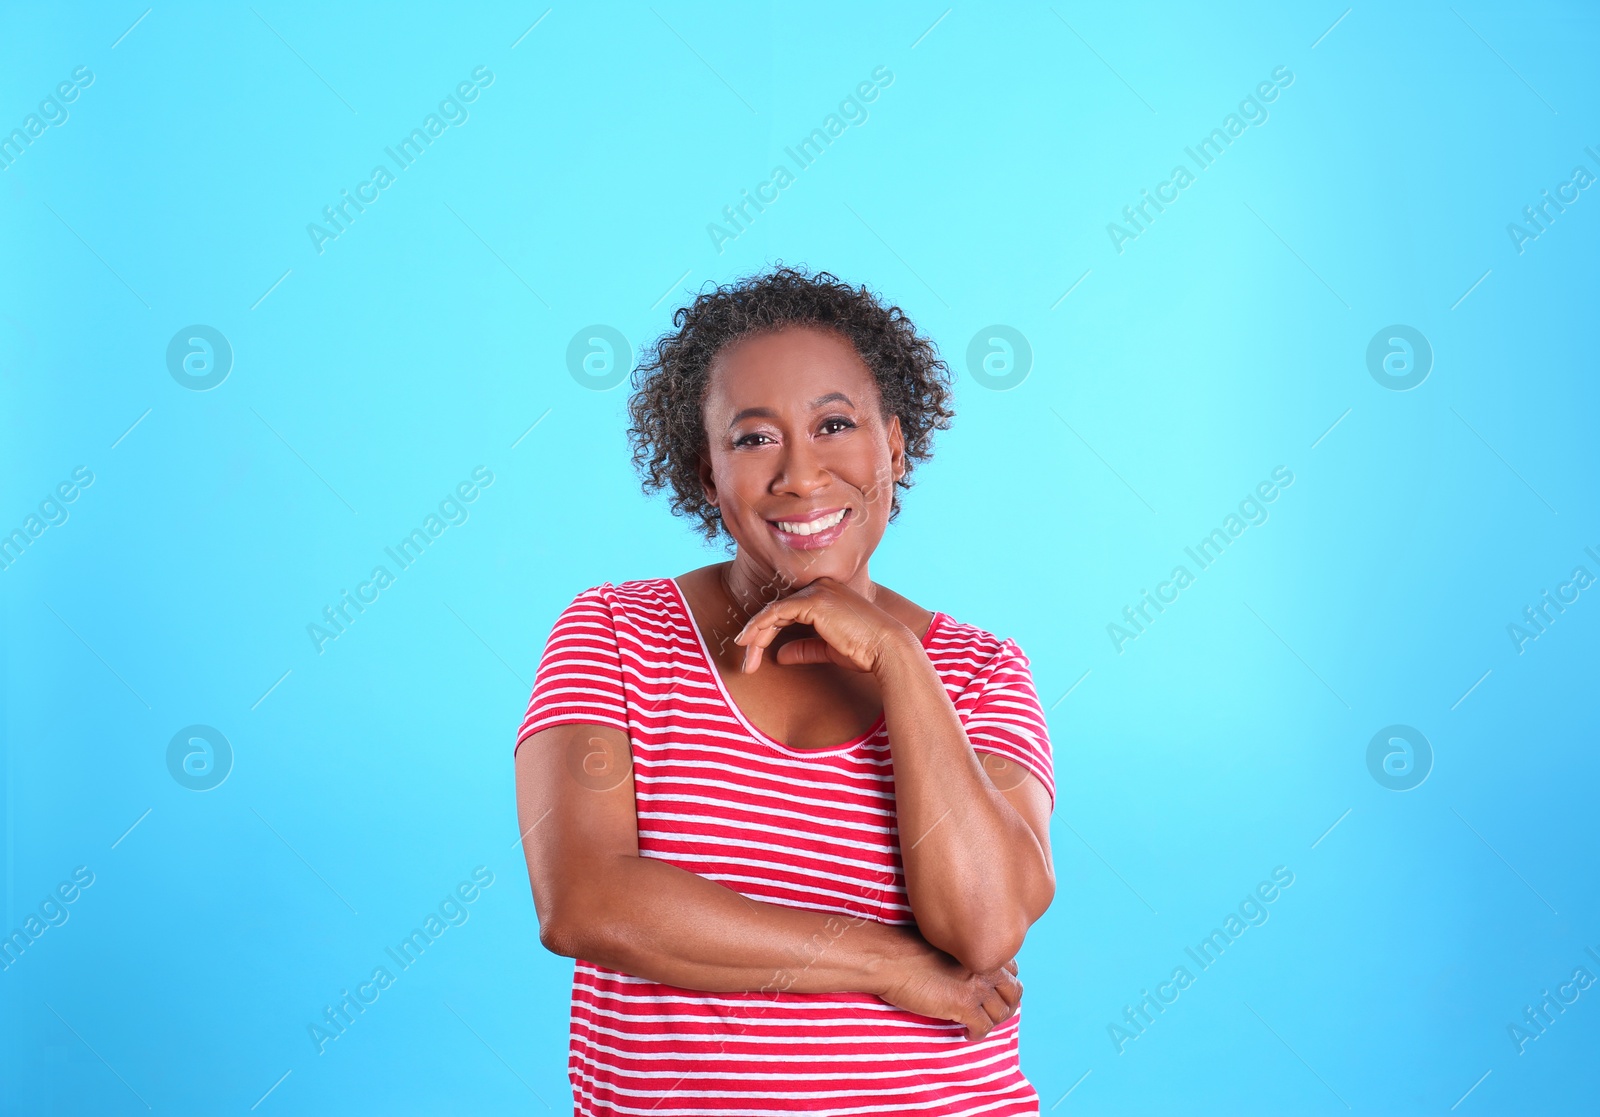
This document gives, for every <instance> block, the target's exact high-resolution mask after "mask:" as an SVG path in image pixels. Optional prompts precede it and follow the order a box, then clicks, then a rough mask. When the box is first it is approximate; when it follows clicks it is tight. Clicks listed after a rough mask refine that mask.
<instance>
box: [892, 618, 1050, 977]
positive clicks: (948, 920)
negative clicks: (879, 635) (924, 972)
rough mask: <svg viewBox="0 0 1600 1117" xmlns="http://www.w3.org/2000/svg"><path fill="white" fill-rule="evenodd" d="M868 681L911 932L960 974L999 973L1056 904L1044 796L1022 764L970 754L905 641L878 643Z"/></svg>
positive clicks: (940, 694)
mask: <svg viewBox="0 0 1600 1117" xmlns="http://www.w3.org/2000/svg"><path fill="white" fill-rule="evenodd" d="M875 673H876V674H877V677H878V680H879V684H880V686H881V687H882V691H883V712H884V722H885V726H886V728H887V729H888V733H889V742H890V745H889V747H890V751H891V753H892V755H893V758H894V794H895V811H896V816H897V820H898V823H899V829H900V858H901V862H902V863H903V865H904V867H905V877H906V897H907V900H908V901H909V902H910V904H911V911H912V913H913V914H914V915H915V916H916V920H917V927H918V929H919V930H920V931H921V932H922V937H923V938H925V939H927V940H928V941H929V942H930V943H932V944H933V945H934V946H937V947H938V948H939V949H941V950H943V951H945V952H946V953H948V954H952V955H954V956H955V957H956V958H958V959H959V960H960V961H961V962H962V964H964V965H966V966H967V967H968V968H969V969H973V970H977V971H979V972H982V971H984V970H987V969H992V968H993V967H995V966H1000V965H1003V964H1005V963H1006V962H1009V961H1010V960H1011V959H1012V958H1013V957H1015V956H1016V953H1017V951H1018V950H1020V949H1021V948H1022V940H1023V936H1024V935H1026V934H1027V931H1028V928H1029V927H1031V926H1032V925H1033V923H1034V921H1035V920H1037V919H1038V918H1039V917H1040V916H1041V915H1043V914H1044V912H1045V909H1046V908H1048V907H1049V906H1050V901H1051V900H1052V899H1053V898H1054V897H1055V890H1056V880H1055V870H1054V867H1053V865H1052V863H1051V859H1050V795H1049V793H1048V792H1047V791H1046V790H1045V788H1044V785H1043V784H1042V783H1040V782H1039V778H1038V777H1037V776H1035V775H1033V774H1032V773H1031V772H1029V771H1028V770H1027V769H1026V768H1024V767H1022V765H1020V764H1017V763H1015V762H1014V761H1011V760H1008V759H1007V758H1005V757H1003V756H1001V755H1000V754H999V753H993V752H990V753H985V752H975V751H974V749H973V745H972V743H971V741H970V740H969V739H968V737H967V733H966V730H965V729H964V728H963V727H962V725H961V719H960V717H959V716H958V715H957V713H956V708H955V706H954V704H953V703H952V702H951V701H950V696H949V694H947V693H946V691H945V688H944V683H943V682H942V681H941V680H940V678H939V673H938V672H937V671H936V670H935V669H934V666H933V663H932V662H931V661H930V660H929V659H928V653H927V652H926V651H925V650H924V649H923V647H922V643H921V641H919V640H918V639H917V638H916V636H915V634H911V639H910V641H909V642H907V641H906V640H905V639H904V638H899V639H891V640H889V641H886V642H885V646H884V654H883V656H882V661H881V664H880V666H879V667H878V670H877V671H876V672H875Z"/></svg>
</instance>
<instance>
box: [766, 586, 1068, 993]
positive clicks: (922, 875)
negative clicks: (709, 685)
mask: <svg viewBox="0 0 1600 1117" xmlns="http://www.w3.org/2000/svg"><path fill="white" fill-rule="evenodd" d="M790 624H808V625H810V626H811V627H812V628H813V629H815V630H816V633H817V636H818V639H814V640H813V639H806V640H796V641H792V642H791V643H789V644H786V645H783V646H782V647H780V648H779V649H778V651H777V653H776V656H777V659H778V661H779V662H780V663H785V664H801V663H820V662H823V661H824V660H828V661H832V662H834V663H837V664H839V665H841V666H849V667H853V668H854V669H856V670H858V671H870V672H871V673H872V674H873V675H874V676H875V677H876V678H877V679H878V683H879V687H880V690H881V692H882V696H883V710H884V722H885V726H886V728H887V730H888V735H889V742H890V750H891V754H892V756H893V760H894V780H895V811H896V819H897V823H898V827H899V831H900V857H901V862H902V864H903V866H904V869H905V879H906V896H907V899H908V901H909V902H910V905H911V910H912V914H913V915H914V916H915V917H916V921H917V929H918V930H919V931H920V932H921V933H922V937H923V938H925V939H926V940H927V941H928V942H929V943H931V944H932V945H934V946H936V947H938V948H939V949H940V950H943V951H945V952H946V953H947V954H950V955H952V956H954V957H955V958H956V959H957V960H958V961H960V962H961V963H962V965H964V966H966V967H967V968H968V969H970V970H973V971H974V972H978V973H983V972H987V971H989V970H993V969H995V968H997V967H999V966H1002V965H1004V964H1005V963H1007V962H1009V961H1010V960H1011V959H1012V958H1013V957H1015V955H1016V953H1017V951H1018V950H1020V949H1021V947H1022V941H1023V937H1024V936H1025V935H1026V934H1027V931H1028V928H1029V927H1030V926H1032V925H1033V923H1034V921H1035V920H1037V919H1038V918H1039V917H1040V916H1041V915H1043V914H1044V912H1045V909H1046V908H1048V907H1049V906H1050V901H1051V900H1052V898H1054V896H1055V871H1054V868H1053V865H1052V863H1051V858H1050V829H1049V826H1050V796H1049V792H1047V791H1046V790H1045V787H1044V785H1043V784H1042V783H1040V781H1039V779H1038V777H1037V776H1034V775H1033V774H1032V773H1030V772H1028V771H1027V770H1026V769H1025V768H1023V767H1022V766H1021V765H1020V764H1016V763H1014V762H1012V761H1010V760H1008V759H1006V758H1005V757H1002V756H1001V755H1000V754H998V753H992V752H991V753H982V752H975V751H974V748H973V745H972V742H971V741H970V740H969V739H968V737H967V733H966V730H965V729H964V728H963V726H962V724H961V718H960V715H959V714H957V712H956V708H955V705H954V703H953V702H951V700H950V696H949V694H948V693H947V692H946V691H945V688H944V683H943V681H942V680H941V679H940V678H939V673H938V671H937V670H935V669H934V666H933V663H932V661H931V660H929V658H928V654H927V652H926V650H925V649H924V648H923V647H922V642H921V640H919V639H918V637H917V635H916V633H914V632H912V631H911V630H910V629H909V628H907V627H906V626H905V625H904V624H901V623H900V622H899V621H898V620H895V619H894V618H893V617H891V616H889V615H888V614H887V613H886V612H885V611H883V610H882V609H879V608H878V607H877V606H875V605H873V604H872V603H870V602H868V601H867V600H866V599H865V598H863V597H861V596H860V595H859V594H857V593H855V592H854V591H853V590H851V589H849V588H848V587H846V586H844V585H842V584H840V583H838V582H834V581H832V580H831V579H819V580H817V581H816V582H813V583H811V584H810V585H809V586H807V587H805V588H804V589H802V590H800V591H798V592H796V593H794V594H791V595H790V596H788V597H786V598H783V599H781V600H779V601H775V602H773V603H772V604H770V605H768V606H767V607H766V608H765V609H762V610H761V611H760V612H758V613H757V614H756V615H755V616H753V617H752V618H751V619H750V623H749V624H748V625H747V626H746V627H745V629H744V631H743V632H742V633H740V635H739V637H738V638H737V639H736V642H737V643H740V644H743V645H745V647H746V657H745V666H744V669H745V670H746V671H753V670H755V669H756V667H758V666H759V664H760V659H761V655H762V652H763V651H764V650H765V648H766V647H767V645H769V644H770V643H771V642H772V640H773V638H774V637H775V636H776V635H777V632H778V630H779V629H781V628H783V627H785V626H786V625H790Z"/></svg>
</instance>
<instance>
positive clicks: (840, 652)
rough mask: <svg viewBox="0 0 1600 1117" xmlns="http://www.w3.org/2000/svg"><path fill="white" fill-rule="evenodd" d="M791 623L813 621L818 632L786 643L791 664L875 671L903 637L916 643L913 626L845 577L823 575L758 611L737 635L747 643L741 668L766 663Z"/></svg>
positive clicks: (782, 654) (781, 656)
mask: <svg viewBox="0 0 1600 1117" xmlns="http://www.w3.org/2000/svg"><path fill="white" fill-rule="evenodd" d="M791 624H805V625H810V626H811V627H812V628H813V629H814V630H815V631H816V633H817V635H816V637H807V638H804V639H800V640H792V641H790V642H789V643H787V644H784V645H783V646H782V647H780V648H779V649H778V650H777V652H776V658H777V661H778V662H779V663H782V664H785V665H790V664H804V663H836V664H838V665H839V666H840V667H849V668H852V669H854V670H856V671H867V672H874V673H875V672H877V671H878V670H879V668H881V667H882V666H883V665H884V663H885V662H887V660H888V658H889V657H890V656H891V655H893V654H894V651H895V649H896V647H897V646H899V645H900V642H901V641H905V640H906V639H907V638H909V639H910V641H911V642H913V643H915V642H916V634H915V633H913V632H912V631H911V630H910V629H909V628H907V627H906V626H905V625H904V624H902V623H901V622H900V621H898V620H896V619H895V618H894V617H892V616H890V615H889V614H888V613H887V612H885V611H884V610H883V609H880V608H879V607H878V606H876V605H874V604H873V603H872V602H870V601H868V600H867V599H866V598H864V597H862V596H861V595H860V594H859V593H857V592H856V591H855V590H853V589H851V588H850V587H849V586H847V585H845V584H844V583H843V582H839V581H835V580H834V579H832V578H818V579H817V580H816V581H814V582H812V583H811V584H810V585H808V586H805V587H803V588H801V589H798V590H796V591H795V592H794V593H792V594H790V595H789V596H788V597H783V598H779V599H778V600H777V601H774V602H772V603H771V604H770V605H768V606H767V607H766V608H764V609H762V610H761V611H760V612H758V613H756V614H755V615H754V616H752V617H751V618H750V620H749V621H748V622H747V623H746V624H745V626H744V628H742V629H741V630H740V631H739V635H737V636H735V637H734V638H733V642H734V643H735V644H739V645H742V646H743V647H744V664H743V666H742V667H741V668H740V670H741V671H742V672H744V673H745V674H749V673H750V672H752V671H754V670H755V669H756V668H757V667H759V666H761V656H762V652H763V651H764V650H765V649H766V648H767V646H768V645H769V644H771V643H772V641H773V640H775V639H776V638H777V636H778V630H779V629H782V628H787V627H788V626H789V625H791Z"/></svg>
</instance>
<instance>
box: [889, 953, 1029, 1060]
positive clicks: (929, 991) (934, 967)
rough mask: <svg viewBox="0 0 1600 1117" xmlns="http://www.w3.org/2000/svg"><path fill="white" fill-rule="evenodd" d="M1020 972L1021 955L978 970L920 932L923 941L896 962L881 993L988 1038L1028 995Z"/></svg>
mask: <svg viewBox="0 0 1600 1117" xmlns="http://www.w3.org/2000/svg"><path fill="white" fill-rule="evenodd" d="M1016 975H1017V961H1016V959H1015V958H1013V959H1012V960H1011V961H1009V962H1007V963H1006V964H1005V965H1004V966H1002V967H1000V968H999V969H997V970H990V971H988V972H987V973H974V972H973V971H972V970H969V969H967V967H965V966H963V965H962V964H961V963H960V962H958V961H956V960H955V959H954V958H952V957H951V956H950V955H948V954H946V953H945V952H944V951H942V950H940V949H939V948H937V947H935V946H932V945H930V944H928V943H927V942H926V941H923V940H922V939H921V936H917V945H916V946H915V947H914V948H913V949H911V950H908V951H906V952H905V953H903V954H902V955H901V956H899V957H897V958H895V959H894V960H893V961H892V962H891V963H890V966H889V973H888V975H887V977H886V980H885V982H884V985H883V988H882V989H881V990H880V991H879V994H878V995H879V996H881V997H882V998H883V999H884V1000H885V1001H888V1002H889V1003H890V1004H892V1005H894V1006H895V1007H896V1008H903V1009H905V1010H906V1011H908V1012H915V1013H918V1014H920V1015H922V1016H931V1017H933V1018H934V1019H935V1020H950V1021H953V1022H955V1023H957V1024H961V1025H963V1026H965V1027H966V1029H967V1038H968V1039H982V1038H983V1037H984V1036H986V1035H988V1034H989V1031H990V1029H992V1028H993V1027H994V1026H995V1025H996V1024H1003V1023H1005V1022H1006V1021H1007V1020H1009V1019H1011V1017H1012V1016H1013V1015H1014V1014H1015V1013H1016V1011H1017V1004H1018V1002H1020V1001H1021V1000H1022V982H1020V981H1018V980H1017V976H1016Z"/></svg>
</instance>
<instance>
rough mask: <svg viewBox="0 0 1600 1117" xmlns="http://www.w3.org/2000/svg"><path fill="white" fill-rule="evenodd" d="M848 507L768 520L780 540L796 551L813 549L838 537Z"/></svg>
mask: <svg viewBox="0 0 1600 1117" xmlns="http://www.w3.org/2000/svg"><path fill="white" fill-rule="evenodd" d="M849 518H850V509H848V508H833V509H825V510H823V511H821V512H813V513H811V514H809V515H806V516H800V517H796V518H794V519H787V520H768V521H767V526H768V527H770V528H772V531H773V534H774V535H776V536H777V537H778V539H779V541H780V542H782V543H783V544H784V546H786V547H793V548H794V549H795V550H798V551H814V550H818V549H819V548H822V547H826V546H828V545H830V544H831V543H833V542H834V540H836V539H838V538H839V536H840V535H841V534H843V532H844V528H845V524H846V523H847V522H848V521H849Z"/></svg>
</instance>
